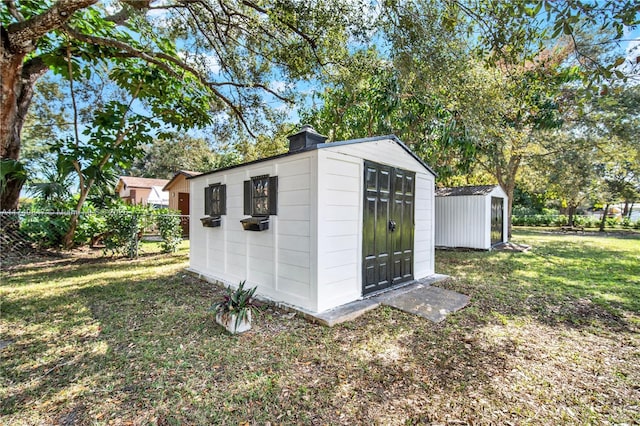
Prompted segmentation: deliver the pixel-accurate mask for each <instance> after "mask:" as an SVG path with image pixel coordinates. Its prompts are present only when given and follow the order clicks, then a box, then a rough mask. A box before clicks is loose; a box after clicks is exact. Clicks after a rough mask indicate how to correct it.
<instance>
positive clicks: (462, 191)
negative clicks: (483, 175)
mask: <svg viewBox="0 0 640 426" xmlns="http://www.w3.org/2000/svg"><path fill="white" fill-rule="evenodd" d="M497 186H498V185H476V186H457V187H453V188H436V197H455V196H463V195H487V194H489V193H490V192H491V191H493V190H494V189H495V188H496V187H497Z"/></svg>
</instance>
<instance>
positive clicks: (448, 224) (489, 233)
mask: <svg viewBox="0 0 640 426" xmlns="http://www.w3.org/2000/svg"><path fill="white" fill-rule="evenodd" d="M507 201H508V198H507V194H506V193H505V192H504V191H503V190H502V188H501V187H500V185H481V186H461V187H455V188H437V189H436V197H435V203H436V208H435V210H436V218H435V221H436V222H435V223H436V226H435V230H436V235H435V238H436V247H460V248H472V249H481V250H490V249H491V248H492V247H494V246H496V245H499V244H502V243H506V242H507V241H508V226H509V225H508V223H507V220H506V218H507V204H508V203H507Z"/></svg>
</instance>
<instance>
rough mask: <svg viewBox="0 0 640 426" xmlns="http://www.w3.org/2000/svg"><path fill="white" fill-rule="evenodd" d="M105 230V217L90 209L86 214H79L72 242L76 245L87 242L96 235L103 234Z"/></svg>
mask: <svg viewBox="0 0 640 426" xmlns="http://www.w3.org/2000/svg"><path fill="white" fill-rule="evenodd" d="M106 231H107V219H106V217H105V216H104V215H102V214H96V213H95V211H92V210H90V211H87V213H86V214H83V215H80V218H79V220H78V227H77V229H76V234H75V236H74V239H73V242H74V243H75V244H76V245H84V244H88V243H89V242H90V241H91V240H92V239H93V238H94V237H95V236H96V235H100V234H103V233H104V232H106Z"/></svg>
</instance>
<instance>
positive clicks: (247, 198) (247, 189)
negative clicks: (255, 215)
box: [244, 180, 251, 215]
mask: <svg viewBox="0 0 640 426" xmlns="http://www.w3.org/2000/svg"><path fill="white" fill-rule="evenodd" d="M244 214H246V215H251V181H250V180H245V181H244Z"/></svg>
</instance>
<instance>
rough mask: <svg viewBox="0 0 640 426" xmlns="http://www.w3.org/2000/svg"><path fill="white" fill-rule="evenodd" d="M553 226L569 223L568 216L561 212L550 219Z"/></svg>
mask: <svg viewBox="0 0 640 426" xmlns="http://www.w3.org/2000/svg"><path fill="white" fill-rule="evenodd" d="M552 222H553V226H564V225H566V224H568V223H569V218H568V217H567V216H565V215H563V214H559V215H557V216H556V217H554V218H553V219H552Z"/></svg>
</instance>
